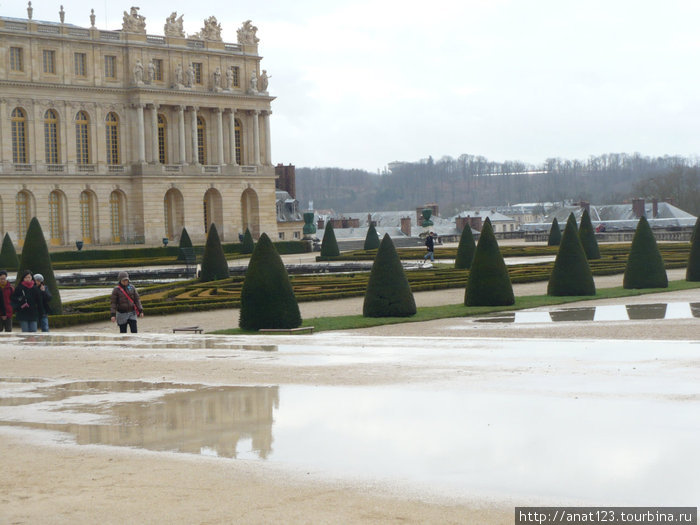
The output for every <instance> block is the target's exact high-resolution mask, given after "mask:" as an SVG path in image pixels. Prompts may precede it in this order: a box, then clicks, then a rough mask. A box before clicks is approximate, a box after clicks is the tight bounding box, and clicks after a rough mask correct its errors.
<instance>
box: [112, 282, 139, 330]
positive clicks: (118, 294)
mask: <svg viewBox="0 0 700 525" xmlns="http://www.w3.org/2000/svg"><path fill="white" fill-rule="evenodd" d="M117 278H118V279H119V284H118V285H117V286H115V288H114V290H112V298H111V306H110V313H111V314H112V319H111V320H112V322H113V323H115V322H116V323H117V326H119V332H120V333H122V334H125V333H126V327H127V325H128V326H129V328H130V329H131V333H132V334H135V333H136V332H137V326H136V321H137V318H139V317H143V306H141V299H140V298H139V293H138V292H137V291H136V288H134V286H133V285H132V284H131V283H129V274H128V273H126V272H119V275H118V277H117Z"/></svg>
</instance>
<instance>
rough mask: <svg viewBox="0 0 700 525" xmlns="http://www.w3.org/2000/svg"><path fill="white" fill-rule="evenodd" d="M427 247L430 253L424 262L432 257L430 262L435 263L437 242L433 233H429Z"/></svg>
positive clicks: (425, 256)
mask: <svg viewBox="0 0 700 525" xmlns="http://www.w3.org/2000/svg"><path fill="white" fill-rule="evenodd" d="M425 247H426V248H427V249H428V251H427V252H426V254H425V255H424V256H423V260H426V259H427V258H428V257H430V262H435V241H434V240H433V232H428V235H427V236H426V237H425Z"/></svg>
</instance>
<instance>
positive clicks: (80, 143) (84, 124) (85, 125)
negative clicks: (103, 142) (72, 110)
mask: <svg viewBox="0 0 700 525" xmlns="http://www.w3.org/2000/svg"><path fill="white" fill-rule="evenodd" d="M89 128H90V118H89V117H88V115H87V113H86V112H85V111H78V113H77V115H75V162H77V163H78V164H90V132H89Z"/></svg>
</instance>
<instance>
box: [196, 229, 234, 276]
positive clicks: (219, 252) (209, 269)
mask: <svg viewBox="0 0 700 525" xmlns="http://www.w3.org/2000/svg"><path fill="white" fill-rule="evenodd" d="M228 276H229V272H228V262H227V261H226V255H224V249H223V247H222V246H221V240H220V239H219V232H218V231H217V230H216V225H215V224H214V223H213V222H212V223H211V226H210V228H209V233H208V234H207V244H205V245H204V254H203V255H202V271H201V274H200V276H199V280H200V281H202V282H203V283H206V282H208V281H218V280H219V279H226V277H228Z"/></svg>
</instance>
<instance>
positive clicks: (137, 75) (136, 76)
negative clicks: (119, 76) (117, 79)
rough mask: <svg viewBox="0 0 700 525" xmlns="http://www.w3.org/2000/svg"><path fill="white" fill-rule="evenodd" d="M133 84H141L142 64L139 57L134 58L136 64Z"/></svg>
mask: <svg viewBox="0 0 700 525" xmlns="http://www.w3.org/2000/svg"><path fill="white" fill-rule="evenodd" d="M134 84H136V85H137V86H140V85H142V84H143V64H141V61H140V60H139V59H136V64H134Z"/></svg>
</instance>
